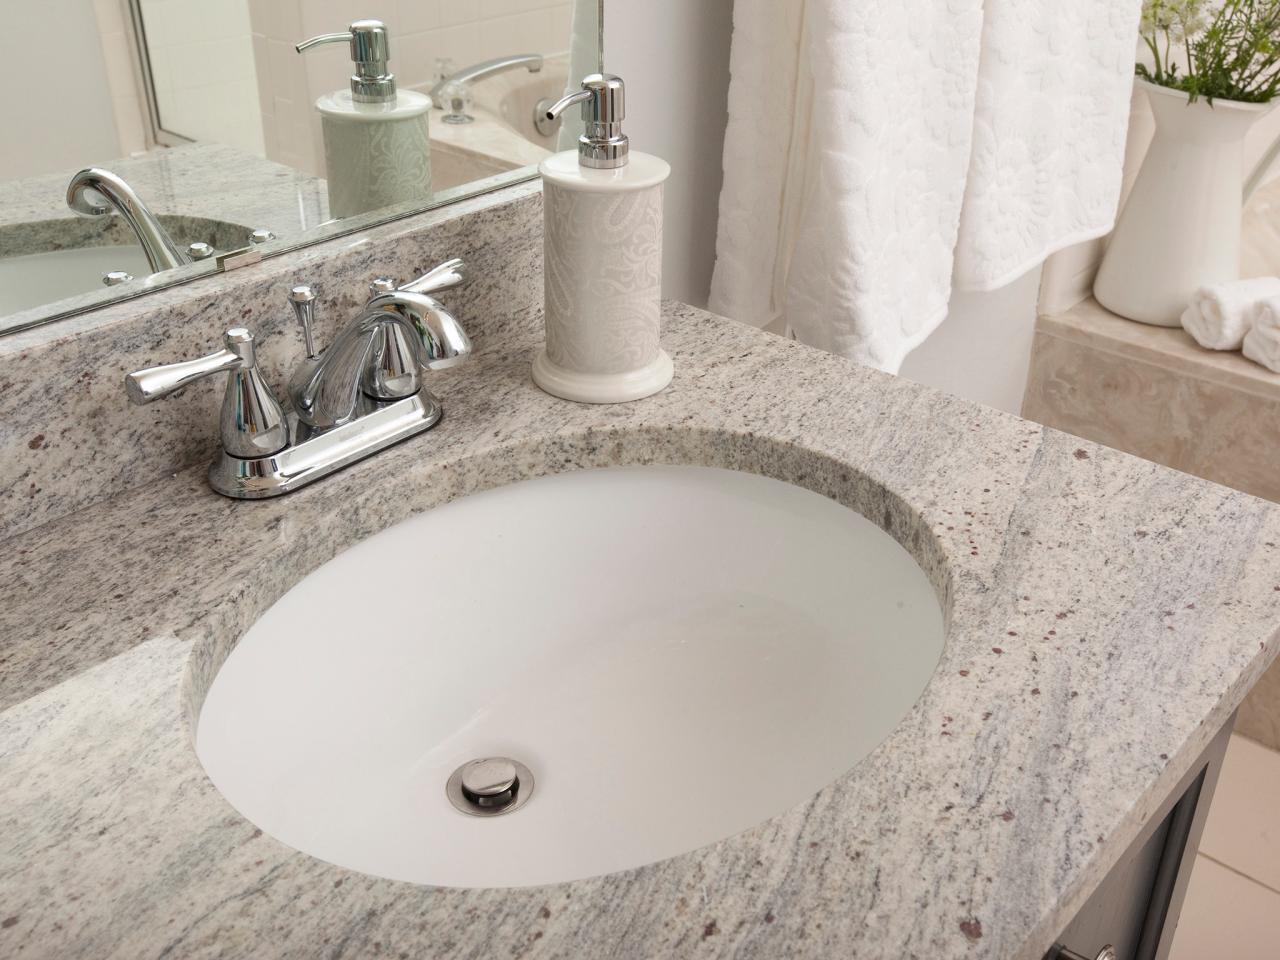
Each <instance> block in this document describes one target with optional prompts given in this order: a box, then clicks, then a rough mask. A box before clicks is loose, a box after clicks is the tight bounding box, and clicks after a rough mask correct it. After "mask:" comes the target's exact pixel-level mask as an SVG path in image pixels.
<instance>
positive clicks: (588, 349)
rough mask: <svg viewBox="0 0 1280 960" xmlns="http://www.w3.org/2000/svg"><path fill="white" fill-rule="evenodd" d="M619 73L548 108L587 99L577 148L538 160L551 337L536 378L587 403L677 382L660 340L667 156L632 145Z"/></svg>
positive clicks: (555, 110)
mask: <svg viewBox="0 0 1280 960" xmlns="http://www.w3.org/2000/svg"><path fill="white" fill-rule="evenodd" d="M624 101H625V90H624V86H623V83H622V79H621V78H620V77H616V76H613V75H612V74H608V73H595V74H592V75H590V76H588V77H586V78H585V79H584V80H583V81H582V89H581V90H578V91H576V92H574V93H571V94H569V95H567V96H565V97H564V98H563V99H561V100H560V101H558V102H557V103H555V104H554V105H553V106H551V107H550V108H549V109H548V110H547V117H548V118H551V119H554V118H555V117H557V116H559V115H560V114H561V113H562V112H563V111H564V110H567V109H568V108H569V107H571V106H573V105H574V104H579V103H580V104H582V119H583V123H584V124H585V131H584V132H583V134H582V136H581V137H580V138H579V139H578V149H577V150H576V151H574V150H569V151H566V152H564V153H557V154H554V155H552V156H550V157H548V158H547V159H545V160H543V161H542V163H541V164H539V165H538V172H539V173H541V174H542V182H543V218H544V230H543V245H544V253H545V267H544V269H545V274H546V276H545V281H546V282H545V288H546V293H545V297H546V303H545V306H546V311H545V322H546V331H547V342H546V346H545V348H544V349H543V350H542V351H541V352H540V353H539V354H538V356H537V358H536V359H535V360H534V361H533V380H534V383H536V384H537V385H538V386H539V387H541V388H542V389H543V390H545V391H546V392H547V393H550V394H554V395H555V396H557V397H563V398H564V399H566V400H577V401H580V402H582V403H621V402H623V401H626V400H639V399H640V398H641V397H647V396H649V395H651V394H654V393H657V392H658V391H659V390H661V389H662V388H663V387H665V386H666V385H667V384H668V383H670V382H671V374H672V367H671V358H670V357H669V356H667V353H666V351H665V350H663V349H662V346H661V345H660V343H659V341H658V335H659V329H660V317H661V296H662V184H663V181H665V180H666V179H667V177H668V175H669V174H670V173H671V167H670V166H668V164H667V162H666V161H665V160H660V159H658V158H657V157H653V156H650V155H649V154H646V153H640V152H639V151H636V152H631V151H630V149H629V144H628V142H627V138H626V136H624V135H623V133H622V119H623V117H624V116H625V115H626V111H625V103H624Z"/></svg>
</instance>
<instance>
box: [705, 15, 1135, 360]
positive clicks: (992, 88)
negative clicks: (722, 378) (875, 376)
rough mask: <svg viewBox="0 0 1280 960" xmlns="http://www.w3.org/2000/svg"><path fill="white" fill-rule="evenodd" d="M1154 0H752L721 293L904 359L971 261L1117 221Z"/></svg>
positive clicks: (1005, 267)
mask: <svg viewBox="0 0 1280 960" xmlns="http://www.w3.org/2000/svg"><path fill="white" fill-rule="evenodd" d="M1139 7H1140V0H1119V2H1117V0H1073V2H1072V3H1070V4H1063V3H1061V0H985V2H984V0H897V2H894V3H867V2H865V0H794V2H787V3H777V2H776V0H737V2H736V4H735V7H734V37H733V47H732V50H731V52H730V72H731V75H732V76H731V80H730V86H729V125H728V130H727V132H726V135H725V151H724V169H725V180H724V187H723V189H722V192H721V195H720V224H719V232H718V235H717V243H716V254H717V261H716V268H715V274H714V276H713V279H712V287H711V301H710V305H711V308H712V309H713V310H715V311H716V312H718V313H723V314H726V315H728V316H732V317H735V318H737V319H741V320H745V321H746V322H749V323H754V324H756V325H758V326H764V325H767V324H768V323H770V322H771V321H773V320H775V319H776V318H778V317H784V318H785V320H786V323H787V326H788V327H789V328H790V329H791V330H792V331H794V333H795V334H796V336H797V337H798V338H799V339H801V340H803V341H804V342H806V343H809V344H812V345H814V346H818V347H823V348H825V349H828V350H832V351H834V352H836V353H840V354H842V355H844V356H848V357H852V358H854V359H857V360H861V361H863V362H865V363H869V364H871V365H873V366H877V367H880V368H881V369H884V370H889V371H896V370H897V369H898V367H899V366H900V364H901V363H902V360H903V358H904V357H905V356H906V354H907V353H908V352H909V351H910V350H911V349H912V348H913V347H915V346H917V345H918V344H919V343H921V342H922V341H923V340H924V339H925V338H926V337H927V336H928V335H929V334H930V333H931V332H932V331H933V330H934V329H935V328H936V326H937V325H938V324H939V323H940V322H941V321H942V320H943V318H944V317H945V316H946V312H947V304H948V301H949V300H950V294H951V286H952V277H953V267H955V268H956V270H955V273H956V279H957V280H958V281H960V282H961V283H963V284H965V285H968V286H973V287H979V288H986V287H995V286H999V285H1001V284H1002V283H1004V282H1007V281H1009V280H1012V279H1013V278H1014V277H1016V276H1017V275H1018V274H1019V273H1021V272H1024V271H1025V270H1026V269H1028V268H1030V267H1032V266H1034V265H1035V264H1036V263H1037V262H1038V260H1039V259H1042V258H1043V257H1044V256H1046V255H1048V254H1049V253H1051V252H1053V250H1055V249H1057V248H1059V247H1062V246H1065V245H1067V244H1069V243H1073V242H1076V241H1077V240H1080V239H1084V238H1085V237H1088V236H1095V235H1097V234H1099V233H1103V232H1105V231H1106V230H1107V229H1109V228H1110V225H1111V220H1112V217H1113V216H1114V212H1115V206H1116V201H1117V199H1118V195H1119V187H1120V176H1121V167H1122V158H1123V146H1124V137H1125V130H1126V126H1127V118H1128V104H1129V91H1130V89H1131V85H1132V79H1133V59H1132V58H1133V46H1134V42H1135V38H1136V36H1137V21H1138V12H1139ZM1064 8H1071V9H1064ZM980 52H981V58H980V57H979V53H980ZM980 60H981V69H980ZM1098 71H1103V73H1104V76H1103V77H1101V78H1098V77H1096V76H1095V73H1097V72H1098ZM810 77H811V78H812V79H811V80H810ZM980 77H981V83H980V82H979V80H980ZM977 111H980V114H981V115H977V114H976V112H977ZM971 169H972V170H973V173H972V175H971V174H970V170H971ZM967 183H968V184H969V186H968V188H966V184H967ZM966 196H967V200H966ZM962 203H965V204H967V205H968V207H969V208H970V210H971V211H972V212H970V210H966V213H965V216H964V218H963V226H962V217H961V208H962ZM958 241H959V242H960V246H959V249H957V242H958ZM957 258H958V259H957Z"/></svg>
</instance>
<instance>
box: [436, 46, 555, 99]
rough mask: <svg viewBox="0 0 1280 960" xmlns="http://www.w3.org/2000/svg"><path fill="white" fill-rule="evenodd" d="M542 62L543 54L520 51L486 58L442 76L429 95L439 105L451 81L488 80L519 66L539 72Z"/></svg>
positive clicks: (531, 71)
mask: <svg viewBox="0 0 1280 960" xmlns="http://www.w3.org/2000/svg"><path fill="white" fill-rule="evenodd" d="M542 63H543V59H542V57H541V55H539V54H536V53H518V54H515V55H514V56H510V57H496V58H494V59H493V60H485V61H484V62H483V63H476V64H472V65H471V66H469V67H463V68H462V69H461V70H459V71H458V72H457V73H455V74H452V75H451V76H448V77H442V78H441V79H440V80H439V81H438V82H437V83H436V85H435V86H434V87H432V88H431V91H430V93H429V94H428V96H430V97H431V102H432V103H434V104H435V105H436V106H437V107H438V106H440V105H441V104H440V94H441V93H442V92H443V91H444V88H445V87H447V86H448V85H449V84H451V83H461V84H468V83H479V82H480V81H481V80H487V79H488V78H489V77H492V76H494V75H495V74H499V73H505V72H506V71H508V70H515V69H517V68H519V67H524V68H525V69H526V70H528V71H529V72H530V73H537V72H538V71H540V70H541V69H542Z"/></svg>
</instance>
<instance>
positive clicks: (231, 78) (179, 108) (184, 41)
mask: <svg viewBox="0 0 1280 960" xmlns="http://www.w3.org/2000/svg"><path fill="white" fill-rule="evenodd" d="M281 5H283V4H281ZM142 15H143V22H144V24H145V26H146V34H147V50H148V53H149V54H150V58H151V72H152V77H153V81H154V84H155V91H156V101H157V104H158V107H159V111H160V123H161V126H162V127H164V128H165V129H167V130H172V131H173V132H175V133H179V134H181V135H183V136H185V137H190V138H191V139H193V140H208V141H213V142H216V143H225V144H228V145H230V146H233V147H238V148H240V149H241V150H245V151H248V152H250V153H254V154H258V155H262V154H263V153H264V149H265V144H264V138H263V125H262V121H261V115H262V109H261V104H260V102H259V97H258V77H257V65H256V63H255V56H254V45H253V33H252V30H251V29H250V23H249V3H248V0H218V2H216V3H215V2H210V0H142Z"/></svg>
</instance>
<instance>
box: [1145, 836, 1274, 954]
mask: <svg viewBox="0 0 1280 960" xmlns="http://www.w3.org/2000/svg"><path fill="white" fill-rule="evenodd" d="M1277 957H1280V893H1276V892H1275V891H1274V890H1268V889H1267V888H1266V887H1264V886H1262V885H1261V884H1258V883H1254V882H1253V881H1252V880H1250V879H1249V878H1248V877H1242V876H1241V875H1240V874H1238V873H1233V872H1232V871H1231V870H1228V869H1227V868H1226V867H1224V866H1222V865H1221V864H1218V863H1215V862H1214V861H1212V860H1210V859H1209V858H1208V857H1204V856H1200V857H1196V863H1195V867H1194V869H1193V870H1192V871H1191V885H1190V886H1189V887H1188V888H1187V898H1186V900H1185V901H1184V902H1183V904H1182V916H1181V917H1180V918H1179V920H1178V929H1177V932H1176V933H1175V934H1174V938H1173V949H1172V950H1171V951H1170V952H1169V960H1276V958H1277Z"/></svg>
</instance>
